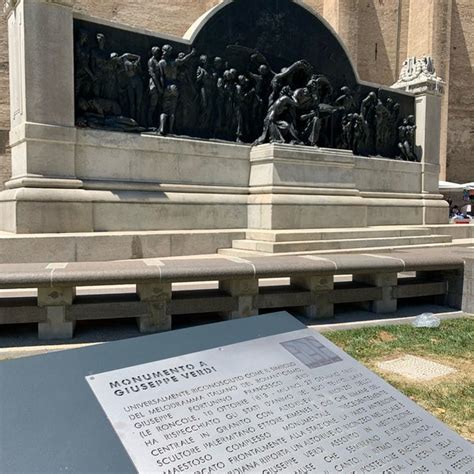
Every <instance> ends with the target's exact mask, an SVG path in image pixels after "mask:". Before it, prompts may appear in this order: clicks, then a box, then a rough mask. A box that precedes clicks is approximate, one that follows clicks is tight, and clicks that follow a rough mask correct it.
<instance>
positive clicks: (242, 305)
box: [219, 278, 258, 319]
mask: <svg viewBox="0 0 474 474" xmlns="http://www.w3.org/2000/svg"><path fill="white" fill-rule="evenodd" d="M219 289H220V290H222V291H225V292H227V293H229V294H230V295H231V296H236V297H237V301H238V308H237V310H236V311H229V312H226V313H224V317H225V318H227V319H239V318H246V317H248V316H256V315H257V314H258V309H257V308H255V306H254V297H255V296H257V295H258V280H257V279H256V278H248V279H243V280H223V281H220V282H219Z"/></svg>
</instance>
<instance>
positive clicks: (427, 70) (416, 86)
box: [392, 56, 446, 95]
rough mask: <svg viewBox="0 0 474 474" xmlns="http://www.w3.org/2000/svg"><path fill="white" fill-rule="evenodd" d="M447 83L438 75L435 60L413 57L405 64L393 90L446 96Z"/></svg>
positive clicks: (425, 57)
mask: <svg viewBox="0 0 474 474" xmlns="http://www.w3.org/2000/svg"><path fill="white" fill-rule="evenodd" d="M445 85H446V83H445V82H444V81H443V80H442V79H441V78H440V77H438V76H437V75H436V70H435V67H434V60H433V58H432V57H431V56H422V57H421V58H417V57H415V56H414V57H412V58H408V59H406V60H405V61H404V62H403V67H402V69H401V71H400V77H399V79H398V81H397V82H396V83H395V84H393V86H392V88H393V89H401V90H404V91H406V92H411V93H413V94H424V93H427V92H428V93H431V94H436V95H442V94H444V87H445Z"/></svg>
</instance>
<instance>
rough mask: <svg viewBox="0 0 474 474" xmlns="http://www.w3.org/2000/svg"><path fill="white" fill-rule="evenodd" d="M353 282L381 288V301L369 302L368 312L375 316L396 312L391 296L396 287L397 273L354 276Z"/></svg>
mask: <svg viewBox="0 0 474 474" xmlns="http://www.w3.org/2000/svg"><path fill="white" fill-rule="evenodd" d="M354 281H356V282H360V283H366V284H368V285H373V286H376V287H378V288H382V299H381V300H378V301H371V302H370V303H369V305H368V309H369V311H372V312H373V313H377V314H383V313H394V312H395V311H397V300H396V298H394V297H393V294H392V291H393V287H396V286H397V284H398V274H397V273H375V274H366V275H354Z"/></svg>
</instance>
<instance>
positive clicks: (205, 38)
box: [184, 0, 361, 86]
mask: <svg viewBox="0 0 474 474" xmlns="http://www.w3.org/2000/svg"><path fill="white" fill-rule="evenodd" d="M184 39H185V40H187V41H189V42H190V43H192V44H193V45H195V46H196V47H197V48H201V49H203V50H207V51H209V50H211V51H209V53H211V54H214V55H224V50H225V47H226V46H228V45H233V44H238V45H240V46H244V47H248V48H251V49H254V48H255V49H257V50H258V51H259V52H261V53H262V54H263V55H264V56H265V57H266V58H267V59H268V60H269V62H270V64H271V65H272V66H273V67H274V68H275V69H278V68H282V67H285V66H288V64H291V63H292V62H294V61H298V60H300V59H302V58H304V59H306V60H308V61H309V62H310V63H311V64H312V65H313V67H314V68H315V72H316V73H317V74H324V75H326V76H327V77H328V78H329V79H330V80H331V82H332V83H333V84H334V85H336V86H337V85H343V84H347V85H356V84H359V83H360V82H361V81H360V79H359V75H358V73H357V70H356V68H355V66H354V64H353V62H352V60H351V58H350V55H349V53H348V50H347V48H346V46H345V45H344V43H343V42H342V40H341V39H340V38H339V36H338V35H337V33H336V32H335V31H334V29H333V28H332V27H331V26H330V25H329V23H328V22H327V21H326V20H325V19H324V18H322V17H321V16H319V15H318V14H317V13H316V12H315V11H314V10H312V9H311V8H310V7H309V6H308V5H306V4H305V3H304V2H303V1H301V0H224V1H222V2H221V3H219V4H218V5H216V6H215V7H213V8H211V9H210V10H208V11H207V12H206V13H204V14H203V15H202V16H201V17H200V18H198V19H197V20H196V21H195V22H194V23H193V25H192V26H191V27H190V28H189V29H188V31H187V32H186V34H185V35H184Z"/></svg>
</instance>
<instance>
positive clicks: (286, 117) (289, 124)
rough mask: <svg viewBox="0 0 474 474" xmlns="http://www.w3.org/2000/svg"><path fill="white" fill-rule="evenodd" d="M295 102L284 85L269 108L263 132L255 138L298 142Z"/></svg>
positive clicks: (268, 141)
mask: <svg viewBox="0 0 474 474" xmlns="http://www.w3.org/2000/svg"><path fill="white" fill-rule="evenodd" d="M296 108H297V103H296V101H295V100H294V98H293V96H292V91H291V89H290V87H289V86H284V87H283V88H282V90H281V92H280V97H279V98H278V100H277V101H275V102H274V103H273V104H272V105H271V106H270V108H269V110H268V114H267V116H266V117H265V123H264V126H263V133H262V135H261V136H260V138H259V139H258V140H257V142H256V143H257V144H258V145H260V144H262V143H290V142H294V143H299V141H300V140H299V137H298V134H297V132H296V129H295V121H296Z"/></svg>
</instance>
